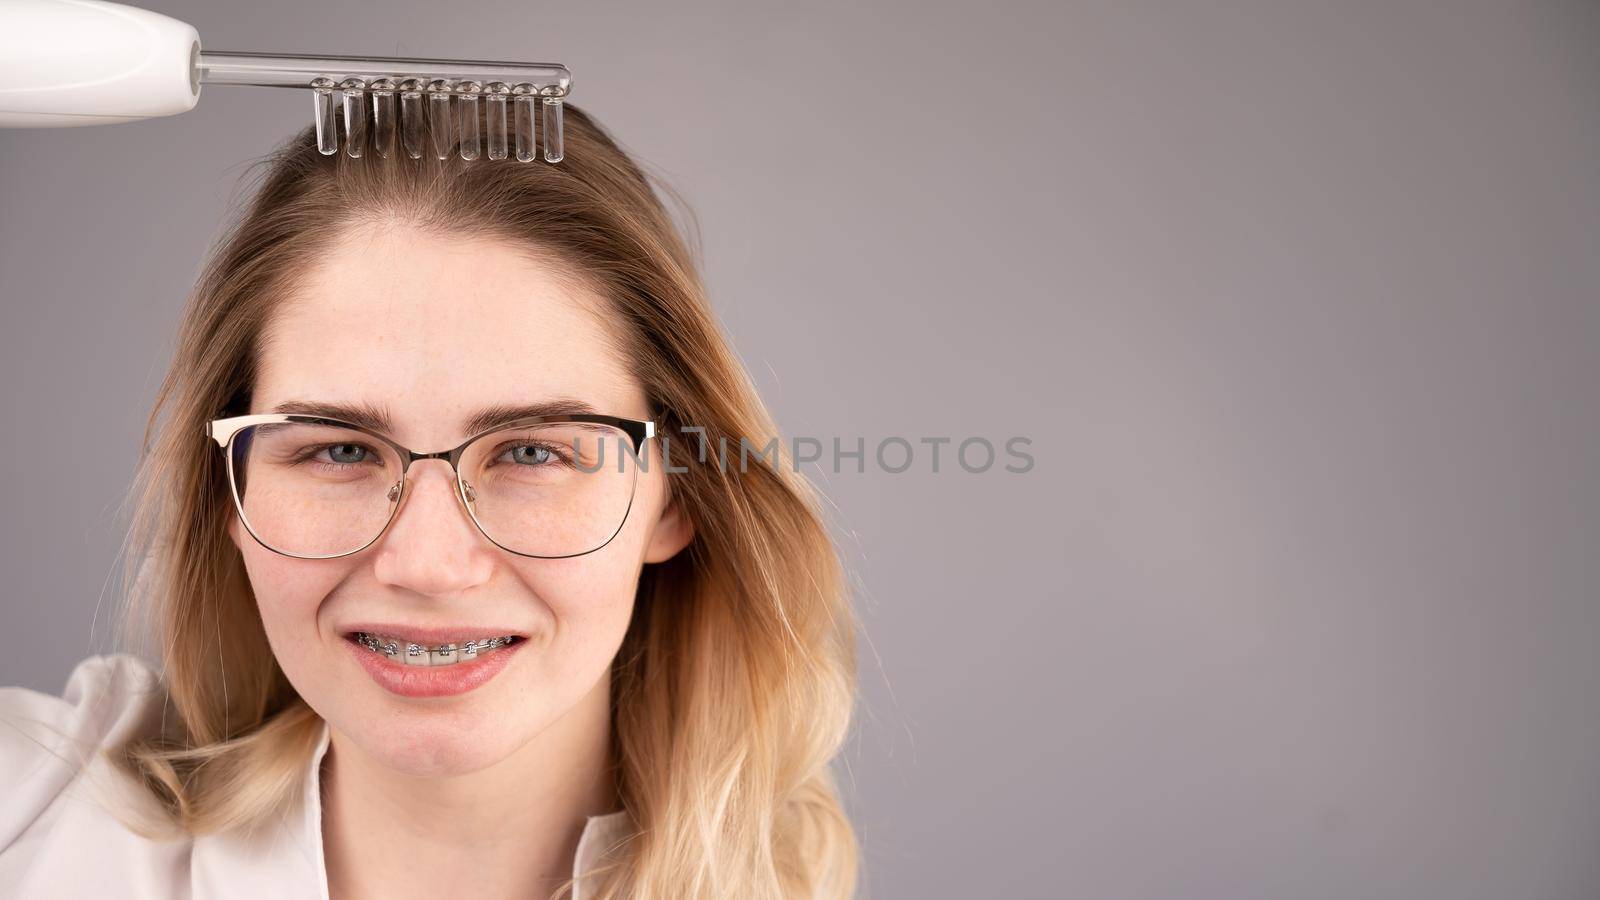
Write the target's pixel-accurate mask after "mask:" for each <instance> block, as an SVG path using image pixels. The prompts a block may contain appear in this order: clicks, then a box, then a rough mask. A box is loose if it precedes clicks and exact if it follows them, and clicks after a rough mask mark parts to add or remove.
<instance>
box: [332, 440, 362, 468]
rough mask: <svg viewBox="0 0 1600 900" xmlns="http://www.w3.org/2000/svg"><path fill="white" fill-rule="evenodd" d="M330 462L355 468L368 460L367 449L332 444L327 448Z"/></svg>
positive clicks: (357, 445) (352, 445) (358, 446)
mask: <svg viewBox="0 0 1600 900" xmlns="http://www.w3.org/2000/svg"><path fill="white" fill-rule="evenodd" d="M325 449H326V450H327V451H328V459H329V461H330V462H334V463H337V464H338V465H341V466H353V465H356V464H358V463H361V462H364V461H365V460H366V454H367V453H368V452H369V451H368V450H367V448H365V447H363V446H361V445H360V444H330V445H328V446H327V448H325Z"/></svg>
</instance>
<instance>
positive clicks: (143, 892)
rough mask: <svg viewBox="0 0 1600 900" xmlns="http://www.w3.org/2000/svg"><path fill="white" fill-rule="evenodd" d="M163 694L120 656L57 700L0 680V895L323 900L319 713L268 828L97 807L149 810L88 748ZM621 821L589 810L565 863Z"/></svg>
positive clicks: (583, 854) (613, 835) (149, 672)
mask: <svg viewBox="0 0 1600 900" xmlns="http://www.w3.org/2000/svg"><path fill="white" fill-rule="evenodd" d="M163 699H164V695H163V691H162V689H161V687H160V684H159V676H158V675H157V673H156V672H155V670H154V669H153V668H152V667H151V666H150V665H149V664H148V663H146V662H144V661H143V660H141V659H139V658H138V657H135V656H132V655H129V654H126V653H117V654H111V655H107V656H91V657H89V658H87V659H85V660H83V661H82V662H80V663H78V665H77V667H76V668H74V669H73V670H72V675H71V677H70V678H69V679H68V680H67V689H66V691H65V693H64V694H63V695H62V696H60V697H54V696H50V695H48V694H41V693H39V692H37V691H30V690H26V689H24V688H16V687H8V688H0V895H4V896H7V897H29V898H47V897H71V898H82V897H117V898H123V897H127V898H141V900H143V898H149V900H185V898H188V900H211V898H221V897H226V898H233V900H266V898H271V900H293V898H301V897H304V898H319V900H327V898H328V875H327V868H326V866H325V865H324V861H323V856H322V801H321V796H322V795H321V790H320V778H319V773H320V763H321V762H322V757H323V755H324V754H326V753H327V751H328V725H327V723H326V722H324V723H323V725H322V739H321V741H320V742H319V743H318V745H317V750H316V752H315V753H314V754H312V756H311V759H310V761H309V762H308V763H307V766H308V767H309V768H308V771H307V772H306V779H305V788H304V790H303V792H302V794H301V796H300V799H299V802H298V803H297V804H296V805H295V808H294V809H292V810H290V811H289V812H288V813H287V814H285V815H284V816H283V817H282V818H281V819H280V820H279V821H277V822H274V823H272V825H271V826H270V827H262V828H258V829H256V830H255V831H254V832H253V833H251V834H243V833H233V834H221V835H217V834H211V835H202V836H200V837H198V838H194V839H184V840H180V841H172V842H162V841H154V840H150V839H147V838H144V837H142V836H140V835H138V834H136V833H134V832H133V831H130V830H128V828H127V827H126V826H124V825H123V824H122V822H121V821H120V820H118V819H117V818H116V816H114V815H112V813H111V812H109V811H108V810H107V809H106V808H105V805H104V803H102V802H101V799H100V798H102V797H107V798H109V799H110V802H115V803H118V804H119V805H120V804H126V805H127V806H129V807H136V808H137V809H141V810H146V809H148V810H153V809H155V808H156V807H155V800H154V798H153V797H150V796H148V793H147V792H146V791H145V790H144V789H143V788H142V787H140V786H139V785H138V784H137V783H136V782H135V781H134V779H133V778H131V777H129V776H128V775H126V774H124V773H121V772H120V771H118V770H117V769H116V768H115V767H113V766H112V765H111V764H110V763H109V762H108V761H106V760H105V759H103V758H101V756H100V755H99V751H100V750H101V749H104V748H106V747H109V746H112V745H113V744H116V743H120V742H121V741H122V740H124V739H126V738H127V737H128V736H129V735H131V734H134V733H150V732H148V731H142V729H152V730H153V729H155V728H157V727H159V724H160V715H161V706H162V703H163ZM45 726H48V727H45ZM52 729H54V731H52ZM56 732H64V733H65V734H66V735H68V736H70V738H72V739H73V740H70V741H69V740H66V739H63V737H61V736H60V735H59V734H57V733H56ZM41 744H43V745H44V746H41ZM52 751H54V752H52ZM57 753H59V754H61V755H63V756H66V757H67V760H63V759H61V758H60V757H58V756H57V755H56V754H57ZM86 753H92V754H93V758H92V761H91V762H90V763H89V764H88V765H87V766H86V767H81V768H82V771H79V770H80V766H78V765H75V764H72V763H69V761H68V760H81V759H83V756H84V754H86ZM627 826H628V814H627V811H626V810H619V811H617V812H614V813H610V814H608V815H600V816H590V817H589V819H588V821H587V822H586V823H585V824H584V829H583V834H582V836H581V837H580V838H579V840H578V849H577V852H576V853H575V854H574V856H573V872H574V873H578V872H586V871H589V870H590V868H592V867H593V865H594V864H595V863H596V862H598V861H599V860H600V859H601V857H602V856H603V854H604V852H605V850H606V848H607V847H608V846H610V845H611V844H613V843H614V842H615V841H616V840H618V839H619V838H621V837H622V836H623V834H624V833H625V831H626V829H627ZM397 887H398V886H397ZM578 887H581V885H578ZM400 893H411V891H401V892H400ZM420 893H422V894H428V893H431V890H429V889H428V888H422V889H420ZM469 893H470V891H469ZM573 900H582V898H581V896H580V895H579V894H578V893H577V892H574V894H573Z"/></svg>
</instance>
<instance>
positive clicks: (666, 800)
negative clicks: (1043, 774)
mask: <svg viewBox="0 0 1600 900" xmlns="http://www.w3.org/2000/svg"><path fill="white" fill-rule="evenodd" d="M565 120H566V121H565V141H566V158H565V159H564V160H563V161H562V162H560V163H559V164H555V165H550V164H546V163H544V162H542V161H540V162H532V163H520V162H517V161H515V160H514V159H512V160H489V159H478V160H476V161H473V162H463V161H461V160H460V159H459V156H458V155H456V154H453V155H452V156H451V158H450V160H447V161H439V160H436V159H434V158H432V157H431V155H429V154H424V158H423V159H421V160H413V159H410V158H409V156H408V155H407V154H406V153H404V152H395V153H391V154H390V155H389V157H388V158H382V157H378V156H376V155H374V154H373V153H372V152H371V151H369V152H368V153H367V154H366V156H365V157H364V158H361V159H350V158H348V157H347V156H346V155H345V154H344V153H339V154H336V155H332V156H325V155H323V154H321V153H320V152H318V149H317V143H316V138H315V134H314V132H313V130H312V129H309V128H308V129H306V130H305V131H303V132H301V133H299V134H298V135H296V136H295V137H294V138H292V139H291V140H290V141H288V142H287V143H286V144H285V145H283V146H282V147H281V148H280V149H279V150H278V151H277V152H276V153H274V154H272V155H271V156H270V157H268V158H267V159H266V160H265V163H266V165H265V167H264V172H265V174H264V178H262V179H261V183H260V185H259V188H258V190H257V191H256V193H255V196H254V197H253V199H252V200H251V201H250V202H249V204H248V206H247V207H246V208H245V209H244V211H243V213H242V215H240V216H239V217H238V218H237V220H236V221H234V222H233V223H232V224H231V225H230V226H229V227H228V228H227V229H226V230H225V231H224V233H223V234H222V236H221V238H220V239H219V241H218V243H217V245H216V246H215V247H214V248H213V250H212V252H211V254H210V258H209V260H208V262H207V265H206V268H205V270H204V271H203V273H202V275H201V277H200V279H199V280H198V282H197V285H196V287H195V290H194V291H193V293H192V294H191V296H190V297H189V299H188V303H187V305H186V308H185V310H184V313H183V317H182V321H181V324H180V328H179V332H178V336H177V341H176V345H175V347H174V353H173V358H172V363H171V367H170V369H169V370H168V371H167V374H166V377H165V379H164V381H163V382H162V385H161V388H160V391H159V393H158V395H157V399H156V402H155V406H154V408H153V409H152V411H151V413H150V418H149V421H148V423H147V425H146V429H145V434H144V441H143V447H142V452H141V457H140V462H139V466H138V473H137V477H136V480H135V483H134V490H133V491H132V492H131V493H130V495H129V497H128V500H127V502H128V504H129V505H130V506H131V509H132V510H133V513H132V516H131V518H130V521H129V528H128V532H127V539H126V541H125V544H124V547H123V572H124V573H125V590H124V595H125V597H126V598H127V599H126V601H125V602H126V603H127V608H126V609H125V610H124V625H123V640H124V641H125V642H128V643H130V644H137V645H139V646H141V647H144V648H148V651H149V655H154V656H158V657H159V659H160V661H161V663H162V666H163V676H162V677H163V681H164V686H165V689H166V695H167V696H166V702H167V704H168V706H167V709H168V710H169V714H168V716H167V719H168V720H169V724H168V725H167V726H166V727H165V728H164V729H163V731H162V732H161V733H160V734H155V735H149V734H146V735H141V736H140V737H139V738H138V739H136V740H133V741H131V742H130V743H128V744H126V745H125V746H122V747H118V748H112V750H113V752H112V753H111V756H112V758H113V760H114V761H116V762H117V763H118V765H120V766H122V767H123V768H124V769H125V770H126V771H128V772H130V773H131V774H133V775H134V776H136V777H137V778H138V779H139V782H140V783H141V784H143V785H144V786H145V787H146V788H147V789H148V791H149V792H150V794H151V795H152V796H153V797H154V798H155V801H156V803H155V804H154V806H155V807H156V808H159V809H160V810H161V811H162V812H163V814H164V816H163V818H162V821H161V823H160V828H162V829H166V830H167V831H168V832H169V833H177V834H187V835H198V834H203V833H207V832H214V831H221V830H225V829H231V828H236V827H241V826H249V825H251V824H254V823H256V822H257V821H260V820H261V819H262V818H263V817H266V816H270V815H273V814H275V813H276V812H278V811H280V810H281V809H282V808H283V807H284V805H286V804H288V803H291V802H293V800H294V798H295V797H296V796H297V794H298V792H299V791H302V790H303V789H304V782H303V778H304V776H305V768H306V766H307V765H308V763H309V759H310V754H311V753H312V752H313V750H314V747H315V745H316V741H317V738H318V737H319V735H320V729H321V724H322V720H321V718H320V717H319V716H318V715H317V714H316V713H315V712H314V711H313V710H312V709H311V708H310V707H309V706H308V705H307V704H306V702H305V701H304V700H303V699H302V698H301V697H300V696H299V695H298V694H297V692H296V691H295V690H294V689H293V687H291V686H290V684H289V682H288V681H287V679H286V678H285V676H284V674H283V672H282V670H281V669H280V668H279V667H278V664H277V661H276V659H275V658H274V656H273V654H272V651H271V648H270V647H269V645H268V643H267V638H266V634H265V632H264V631H263V628H262V625H261V621H260V618H259V615H258V613H257V610H256V607H255V598H254V595H253V592H252V589H251V586H250V583H249V580H248V577H247V575H246V572H245V568H244V564H243V560H242V558H241V555H240V553H239V551H238V548H237V547H235V546H234V545H233V543H232V542H231V541H230V539H229V537H228V535H227V526H228V523H229V519H230V517H231V516H233V515H234V514H235V513H234V510H233V507H232V505H231V502H230V497H229V493H228V488H227V483H226V473H225V471H224V469H223V465H222V463H223V460H222V458H221V455H220V454H219V453H218V451H217V448H216V447H215V446H214V445H213V443H212V442H211V441H210V440H209V439H207V438H205V437H204V434H203V426H204V423H205V422H206V420H208V419H211V418H213V417H215V416H217V415H219V414H223V413H224V412H229V413H233V412H242V411H247V410H248V408H249V399H250V392H251V388H252V384H253V379H254V376H255V373H256V372H257V354H258V353H259V351H260V338H261V333H262V330H263V327H264V325H265V324H266V323H267V322H268V321H269V320H270V318H271V316H272V314H273V310H274V307H275V305H276V304H277V303H279V302H280V300H281V299H282V298H283V297H284V295H285V294H286V293H287V292H288V290H289V288H290V286H291V285H292V284H293V283H294V279H295V276H296V274H297V273H299V272H302V271H304V270H306V269H307V268H308V267H309V266H310V265H311V264H312V263H313V262H314V260H316V258H317V257H318V255H319V254H320V253H322V252H324V247H325V246H326V244H327V237H328V235H330V234H333V233H336V232H338V231H339V230H340V229H341V228H343V227H347V226H348V225H350V224H352V223H359V222H362V221H366V220H369V219H372V218H378V217H381V218H392V217H397V216H398V217H403V218H404V219H405V220H407V221H412V222H416V223H417V224H419V225H420V226H422V227H423V228H425V229H435V230H438V231H440V232H441V233H450V234H457V235H460V234H472V235H482V236H489V237H498V238H500V239H504V240H507V241H511V242H515V243H516V244H517V245H518V246H520V247H522V248H524V249H525V250H526V251H529V252H533V253H535V254H537V255H538V258H540V259H546V260H549V261H551V263H552V264H553V265H557V266H559V267H561V273H562V274H563V276H565V277H571V278H575V279H577V280H578V283H581V284H583V285H584V286H586V287H589V288H591V289H592V290H593V291H595V292H596V294H597V295H598V296H600V297H603V298H605V299H606V300H607V301H608V302H609V313H610V316H609V321H610V324H611V325H612V326H613V327H612V328H611V329H610V330H611V333H612V337H613V339H614V340H615V341H616V342H617V347H618V348H619V349H621V350H622V358H623V359H627V360H632V361H634V362H633V373H632V374H633V375H634V376H635V377H637V378H638V380H639V382H640V383H641V384H642V385H643V387H644V389H645V393H646V396H647V398H648V399H649V401H650V403H651V406H652V409H653V413H654V418H655V420H656V422H657V424H658V428H659V429H660V433H662V434H663V435H667V436H669V437H670V438H671V439H673V441H674V443H679V442H681V443H683V444H684V445H685V446H690V445H691V444H690V442H689V441H688V440H687V435H685V433H684V432H683V431H682V428H683V427H684V426H698V427H702V428H704V429H705V432H704V435H703V438H704V440H705V441H706V442H707V444H708V445H709V446H712V447H716V446H720V445H719V443H718V442H719V441H720V440H722V439H726V440H727V441H728V446H730V447H739V446H741V445H740V441H741V439H743V440H746V441H748V442H749V444H750V445H751V446H752V447H754V448H767V447H768V446H769V442H770V441H772V440H773V439H774V438H776V437H777V429H776V428H775V426H774V424H773V422H772V420H771V417H770V415H769V413H768V412H767V411H766V409H765V407H764V406H763V404H762V403H761V401H760V399H759V398H758V396H757V394H756V392H755V390H754V387H753V384H752V382H751V380H750V378H749V375H748V373H747V372H746V371H745V369H744V367H743V365H742V364H741V363H740V362H739V360H738V357H737V356H736V355H735V353H734V352H733V351H732V349H731V346H730V343H729V341H728V339H727V338H726V336H725V335H724V333H723V332H722V330H721V327H720V325H719V323H718V322H717V320H716V317H715V316H714V314H713V312H712V310H711V306H710V304H709V302H708V299H707V296H706V290H705V287H704V286H703V283H702V280H701V277H700V274H699V272H698V270H697V264H696V263H697V260H696V257H698V252H696V253H695V254H694V255H691V253H690V250H689V247H688V245H687V244H686V242H685V240H684V237H683V235H682V234H681V233H680V230H679V228H678V227H677V225H676V224H675V222H674V219H673V218H672V217H671V216H670V215H669V214H668V211H667V209H666V207H665V206H664V205H663V204H662V202H661V201H660V199H659V198H658V196H657V194H656V193H655V192H654V190H653V188H652V185H653V184H655V185H657V186H658V187H659V188H660V189H661V190H662V191H663V193H665V194H667V195H669V196H671V197H673V198H674V200H675V201H677V202H678V203H679V204H680V206H681V207H682V209H683V210H684V211H686V212H687V210H688V207H687V204H683V203H682V201H681V198H679V197H678V195H677V194H675V193H674V192H672V190H671V189H670V187H668V186H667V185H666V184H665V183H664V182H662V180H661V179H659V178H655V179H647V178H646V176H645V174H644V172H643V171H642V170H641V168H640V166H639V165H638V164H637V163H636V162H635V161H634V160H632V159H631V158H630V157H629V155H628V154H627V153H625V152H624V151H623V150H622V149H620V148H619V147H618V145H617V144H616V142H615V141H614V140H613V139H612V138H611V136H610V135H609V134H607V132H606V131H605V130H604V129H602V128H601V126H600V125H599V124H598V123H596V122H595V120H594V119H593V118H592V117H591V116H589V115H588V114H586V113H585V112H584V111H583V110H581V109H579V108H578V107H576V106H574V105H571V104H568V105H567V106H566V115H565ZM689 218H690V219H691V221H692V218H693V217H692V213H689ZM696 246H698V244H697V245H696ZM700 440H701V437H700V436H698V434H697V436H696V438H695V441H694V442H693V444H692V445H693V446H696V447H698V446H701V444H700ZM783 443H784V442H783V441H782V440H781V439H780V440H778V441H777V448H776V449H777V452H776V460H777V463H776V464H768V463H765V462H761V463H757V464H753V465H749V466H732V465H729V466H723V465H719V464H717V462H718V461H717V459H716V454H714V453H713V454H709V455H708V459H707V461H706V462H700V461H698V454H689V453H686V454H684V455H685V456H686V457H688V458H687V459H684V460H677V459H675V460H674V462H675V464H681V465H685V466H687V468H688V471H686V472H683V473H678V472H676V471H674V473H673V475H674V477H672V478H670V479H668V481H669V482H670V488H669V490H670V491H671V492H672V495H673V497H674V499H675V500H676V501H677V502H678V503H680V504H681V505H682V508H683V511H684V513H685V514H687V515H688V516H689V517H690V519H691V521H692V522H693V525H694V538H693V540H692V541H691V542H690V544H689V546H688V547H687V548H685V550H684V551H683V552H680V553H679V554H677V555H676V556H675V557H673V558H672V559H670V560H668V561H666V562H662V563H658V564H649V565H646V566H645V567H644V570H643V572H642V574H641V576H640V579H639V585H638V593H637V596H636V599H635V605H634V612H633V619H632V621H631V623H630V624H629V628H628V631H627V635H626V637H625V638H624V640H623V643H622V646H621V648H620V651H619V652H618V655H617V657H616V659H615V660H614V662H613V664H612V676H611V700H612V715H613V728H612V735H613V741H612V747H611V752H612V759H611V761H610V762H611V763H612V766H613V769H612V771H613V772H615V773H616V779H617V789H618V792H619V794H620V795H621V797H622V801H623V805H624V807H625V809H626V810H627V811H628V813H629V814H630V819H631V821H632V824H633V826H634V827H633V833H632V834H630V835H629V836H628V839H627V840H625V841H623V842H621V844H620V845H619V846H618V847H616V848H613V851H612V853H611V854H609V855H608V856H607V857H606V859H607V864H606V865H604V866H602V867H600V869H598V870H597V875H598V877H597V879H596V884H594V885H593V886H591V885H589V884H588V881H587V879H585V886H584V889H583V894H584V896H585V897H594V898H596V900H618V898H633V900H668V898H671V900H682V898H727V897H739V898H744V900H765V898H773V900H777V898H802V897H803V898H848V897H853V896H854V894H855V889H856V877H857V869H858V845H857V842H856V839H855V836H854V833H853V831H852V828H851V824H850V820H849V818H848V817H847V815H846V814H845V811H844V809H843V807H842V805H841V803H840V798H839V796H838V790H837V784H836V782H835V779H834V773H833V771H832V768H831V764H832V762H833V760H834V758H835V756H836V755H837V754H838V752H839V751H840V749H841V747H842V745H843V743H844V741H845V739H846V737H847V734H848V731H849V728H850V724H851V718H852V713H853V707H854V704H855V701H856V659H855V632H856V626H857V623H856V620H855V618H854V613H853V610H852V608H851V605H850V602H849V590H848V585H849V579H848V578H847V576H846V574H845V570H844V567H843V564H842V562H841V559H840V556H839V553H838V551H837V548H836V547H835V546H834V544H833V542H832V540H831V538H830V535H829V529H828V526H827V519H826V516H825V513H824V510H823V508H822V505H821V503H820V502H819V498H818V495H817V493H816V491H815V490H814V489H813V488H812V486H811V485H810V484H809V482H808V481H807V480H806V479H805V478H804V477H803V476H801V475H800V474H798V473H797V472H796V471H795V469H794V466H793V465H792V464H790V458H789V457H788V456H787V455H785V454H784V449H783ZM769 458H770V457H769ZM572 886H573V884H572V879H570V878H569V879H567V880H566V881H565V882H564V883H563V884H562V885H561V887H560V888H559V889H558V890H557V891H556V892H555V894H553V895H552V897H556V898H559V897H563V896H566V895H567V894H568V892H569V891H570V890H571V888H572Z"/></svg>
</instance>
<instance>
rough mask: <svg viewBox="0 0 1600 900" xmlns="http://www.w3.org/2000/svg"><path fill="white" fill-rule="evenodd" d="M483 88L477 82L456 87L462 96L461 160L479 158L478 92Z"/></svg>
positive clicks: (463, 83)
mask: <svg viewBox="0 0 1600 900" xmlns="http://www.w3.org/2000/svg"><path fill="white" fill-rule="evenodd" d="M482 88H483V85H480V84H479V83H477V82H476V81H463V82H461V83H460V84H458V85H456V91H457V93H459V94H460V95H461V101H460V102H461V158H462V159H466V160H473V159H477V158H478V91H480V90H481V89H482Z"/></svg>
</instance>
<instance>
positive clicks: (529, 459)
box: [511, 444, 552, 466]
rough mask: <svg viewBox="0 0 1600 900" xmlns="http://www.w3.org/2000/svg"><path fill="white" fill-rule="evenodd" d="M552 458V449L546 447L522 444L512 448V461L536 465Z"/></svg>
mask: <svg viewBox="0 0 1600 900" xmlns="http://www.w3.org/2000/svg"><path fill="white" fill-rule="evenodd" d="M551 458H552V457H551V453H550V451H549V450H548V449H546V448H544V447H539V446H534V445H531V444H522V445H519V446H516V447H512V448H511V460H512V462H516V463H526V464H528V465H535V466H536V465H540V464H542V463H547V462H549V461H550V460H551Z"/></svg>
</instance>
